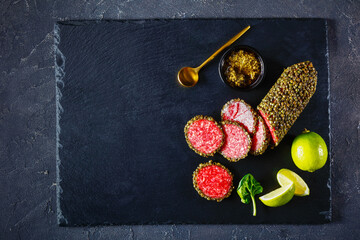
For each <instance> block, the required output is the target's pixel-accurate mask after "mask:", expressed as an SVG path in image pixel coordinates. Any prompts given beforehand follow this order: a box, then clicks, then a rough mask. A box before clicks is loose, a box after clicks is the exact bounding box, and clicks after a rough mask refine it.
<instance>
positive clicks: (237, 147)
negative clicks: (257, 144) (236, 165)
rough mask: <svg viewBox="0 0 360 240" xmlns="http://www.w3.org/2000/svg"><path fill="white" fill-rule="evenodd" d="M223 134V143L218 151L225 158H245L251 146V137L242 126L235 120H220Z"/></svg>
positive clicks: (237, 159)
mask: <svg viewBox="0 0 360 240" xmlns="http://www.w3.org/2000/svg"><path fill="white" fill-rule="evenodd" d="M221 124H222V129H223V131H224V134H225V141H224V145H223V146H222V147H221V150H220V153H221V155H223V156H224V157H225V158H226V159H227V160H229V161H231V162H237V161H239V160H240V159H243V158H245V157H246V156H247V155H248V152H249V150H250V147H251V138H250V135H249V134H248V132H247V131H246V130H245V128H244V127H242V126H240V124H238V123H236V122H230V121H223V122H221Z"/></svg>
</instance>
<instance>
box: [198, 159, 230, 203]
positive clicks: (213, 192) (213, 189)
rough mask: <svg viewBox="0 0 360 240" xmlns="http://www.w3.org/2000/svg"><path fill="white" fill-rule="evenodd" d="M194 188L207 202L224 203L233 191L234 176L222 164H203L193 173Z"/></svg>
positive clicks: (210, 162)
mask: <svg viewBox="0 0 360 240" xmlns="http://www.w3.org/2000/svg"><path fill="white" fill-rule="evenodd" d="M193 186H194V188H195V190H196V191H197V192H198V193H199V195H200V196H201V197H203V198H206V199H207V200H214V201H218V202H220V201H222V200H223V199H224V198H227V197H229V196H230V194H231V191H232V190H233V188H234V186H233V174H232V173H231V172H230V171H229V170H228V169H227V168H226V167H224V166H223V165H221V164H220V163H215V162H212V161H211V160H210V161H209V162H207V163H201V164H200V165H199V166H198V167H197V169H196V170H195V171H194V173H193Z"/></svg>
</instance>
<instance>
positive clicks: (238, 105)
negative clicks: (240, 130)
mask: <svg viewBox="0 0 360 240" xmlns="http://www.w3.org/2000/svg"><path fill="white" fill-rule="evenodd" d="M221 118H222V120H223V121H225V120H229V121H233V122H237V123H239V124H240V125H242V126H243V127H245V129H246V131H248V133H250V134H251V135H252V134H254V133H255V130H256V124H257V117H256V113H255V111H254V110H253V108H252V107H251V106H250V105H249V104H247V103H246V102H244V101H243V100H242V99H239V98H237V99H232V100H230V101H228V102H227V103H226V104H225V105H224V107H223V108H222V109H221Z"/></svg>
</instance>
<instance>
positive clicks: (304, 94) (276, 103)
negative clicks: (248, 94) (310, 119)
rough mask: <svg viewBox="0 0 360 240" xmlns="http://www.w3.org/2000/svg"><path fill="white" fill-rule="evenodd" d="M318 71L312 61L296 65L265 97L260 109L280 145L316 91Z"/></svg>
mask: <svg viewBox="0 0 360 240" xmlns="http://www.w3.org/2000/svg"><path fill="white" fill-rule="evenodd" d="M316 84H317V72H316V70H315V68H314V66H313V64H312V63H311V62H310V61H306V62H301V63H297V64H294V65H292V66H290V67H288V68H286V69H285V70H284V72H283V73H282V74H281V76H280V78H279V79H278V80H277V81H276V83H275V84H274V85H273V86H272V88H271V89H270V91H269V92H268V94H266V96H265V97H264V98H263V99H262V101H261V103H260V104H259V105H258V107H257V109H258V111H259V113H260V114H261V116H262V117H263V119H264V120H265V123H266V125H267V126H268V128H269V130H270V133H271V137H272V141H273V143H274V145H275V146H277V145H278V144H279V143H280V141H281V140H282V139H283V138H284V136H285V135H286V133H287V132H288V131H289V129H290V128H291V126H292V125H293V124H294V122H295V121H296V119H297V118H298V117H299V115H300V113H301V112H302V111H303V110H304V108H305V107H306V105H307V104H308V102H309V100H310V98H311V97H312V95H313V94H314V93H315V90H316Z"/></svg>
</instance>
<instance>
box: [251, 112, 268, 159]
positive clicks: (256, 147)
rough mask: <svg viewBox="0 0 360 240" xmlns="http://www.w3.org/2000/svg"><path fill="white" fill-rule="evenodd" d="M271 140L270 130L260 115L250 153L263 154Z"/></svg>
mask: <svg viewBox="0 0 360 240" xmlns="http://www.w3.org/2000/svg"><path fill="white" fill-rule="evenodd" d="M269 142H270V132H269V130H268V128H267V126H266V125H265V121H264V119H263V118H262V117H261V116H260V115H258V124H257V126H256V132H255V134H254V135H253V137H252V138H251V149H250V154H252V155H261V154H263V153H264V152H265V150H266V149H267V147H268V146H269Z"/></svg>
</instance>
